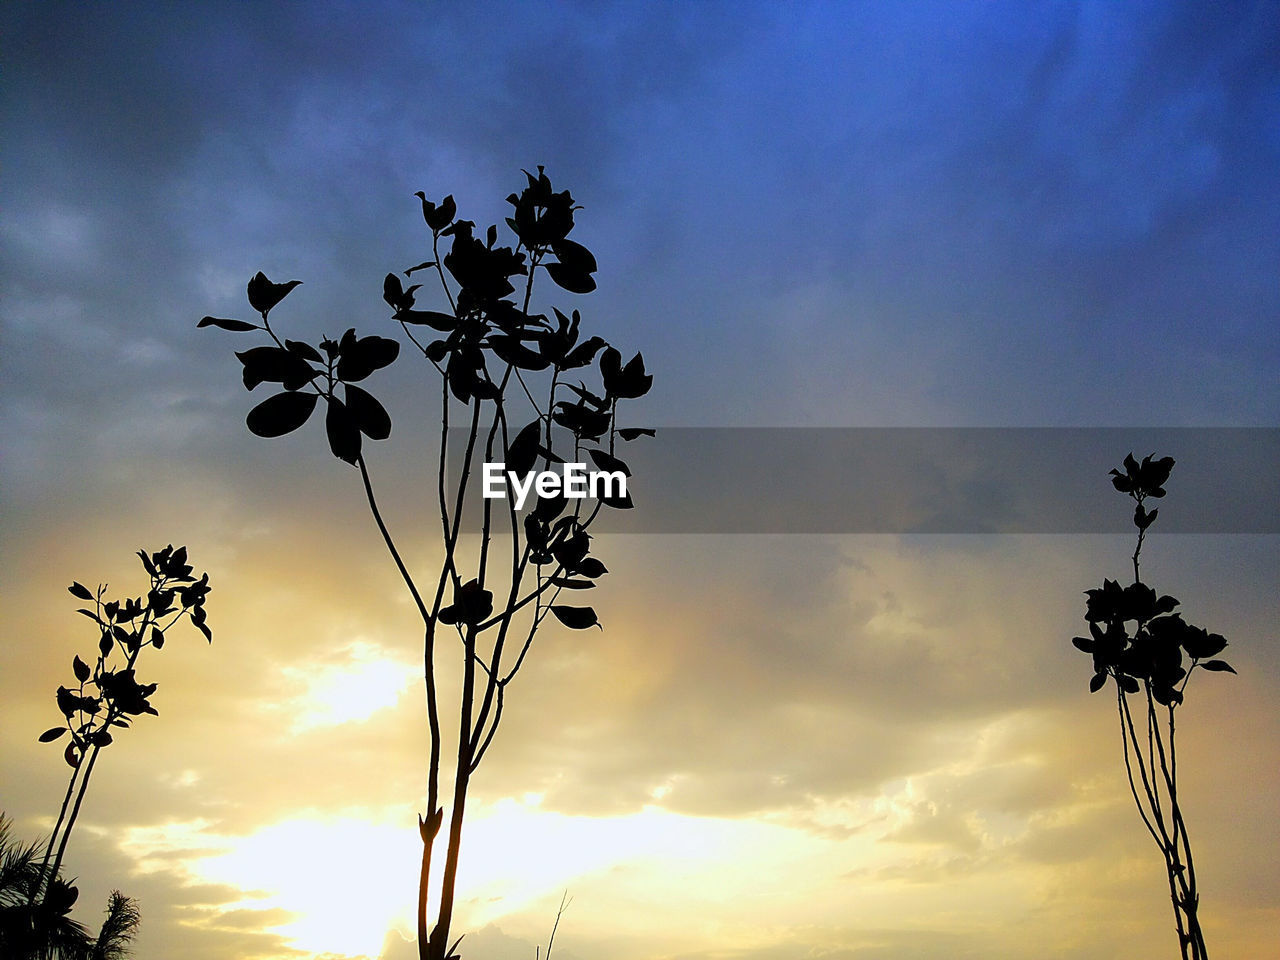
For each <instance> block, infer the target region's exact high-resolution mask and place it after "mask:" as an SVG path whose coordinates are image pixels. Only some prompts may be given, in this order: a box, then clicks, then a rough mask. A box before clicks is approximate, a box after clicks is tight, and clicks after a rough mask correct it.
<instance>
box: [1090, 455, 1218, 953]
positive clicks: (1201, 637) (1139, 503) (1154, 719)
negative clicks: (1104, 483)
mask: <svg viewBox="0 0 1280 960" xmlns="http://www.w3.org/2000/svg"><path fill="white" fill-rule="evenodd" d="M1153 457H1154V454H1153V455H1152V456H1151V457H1144V458H1143V460H1142V462H1141V463H1139V462H1138V461H1137V460H1136V459H1134V456H1133V454H1132V453H1130V454H1129V455H1128V456H1126V457H1125V458H1124V472H1121V471H1120V470H1112V471H1111V483H1112V485H1113V486H1114V487H1115V488H1116V489H1117V490H1119V491H1120V492H1121V493H1124V494H1127V495H1128V496H1130V497H1132V498H1133V500H1134V501H1135V503H1136V506H1135V507H1134V512H1133V523H1134V526H1136V527H1137V528H1138V541H1137V545H1136V547H1135V548H1134V551H1133V558H1132V560H1133V583H1132V584H1130V585H1129V586H1127V587H1121V586H1120V584H1119V583H1117V582H1116V581H1114V580H1104V581H1103V583H1102V586H1101V587H1099V588H1098V589H1095V590H1088V591H1086V592H1085V595H1086V597H1087V598H1088V600H1087V606H1086V613H1085V620H1087V621H1088V623H1089V636H1088V637H1074V638H1073V639H1072V641H1071V642H1072V643H1074V644H1075V645H1076V647H1078V648H1079V649H1080V650H1083V651H1084V652H1085V653H1088V654H1091V655H1092V657H1093V670H1094V674H1093V678H1092V679H1091V680H1090V681H1089V691H1090V692H1091V693H1097V692H1098V691H1099V690H1101V689H1102V688H1103V687H1104V686H1105V685H1106V682H1107V679H1108V678H1114V679H1115V684H1116V709H1117V711H1118V712H1119V716H1120V732H1121V737H1122V740H1123V743H1124V767H1125V772H1126V773H1127V774H1128V778H1129V790H1130V792H1131V793H1132V794H1133V800H1134V803H1135V804H1137V806H1138V813H1139V814H1140V815H1141V817H1142V822H1143V824H1144V825H1145V826H1146V828H1147V832H1148V833H1150V834H1151V837H1152V839H1153V840H1155V842H1156V846H1158V847H1159V848H1160V853H1161V856H1163V858H1164V864H1165V871H1166V873H1167V875H1168V880H1169V895H1170V897H1171V899H1172V901H1173V913H1174V919H1175V921H1176V923H1177V928H1178V944H1179V947H1180V949H1181V951H1182V957H1183V960H1207V958H1208V955H1209V954H1208V951H1207V949H1206V947H1205V942H1204V934H1203V932H1202V931H1201V928H1200V917H1199V908H1200V891H1199V888H1198V887H1197V885H1196V868H1195V860H1194V858H1193V857H1192V854H1191V838H1190V835H1189V834H1188V832H1187V824H1186V821H1185V820H1184V819H1183V814H1182V807H1181V804H1180V803H1179V801H1178V759H1177V745H1176V742H1175V739H1174V733H1175V728H1174V713H1175V711H1176V709H1177V707H1178V706H1179V705H1180V704H1181V703H1182V702H1183V697H1184V693H1185V690H1186V686H1187V681H1188V680H1189V679H1190V678H1191V674H1192V673H1193V672H1194V671H1195V670H1196V669H1197V668H1199V669H1202V670H1207V671H1210V672H1223V671H1225V672H1229V673H1235V672H1236V671H1235V670H1234V669H1233V668H1232V667H1231V665H1230V664H1229V663H1227V662H1226V661H1225V660H1217V659H1214V658H1215V657H1216V656H1217V655H1218V654H1220V653H1221V652H1222V651H1223V650H1224V649H1225V648H1226V646H1227V641H1226V640H1224V639H1223V638H1222V637H1221V636H1219V635H1218V634H1216V633H1209V632H1208V631H1206V630H1205V629H1203V628H1202V627H1196V626H1192V625H1191V624H1189V623H1187V622H1186V621H1184V620H1183V619H1182V615H1181V614H1180V613H1175V612H1174V610H1175V609H1176V608H1177V606H1178V601H1177V600H1176V599H1174V598H1173V597H1171V596H1168V595H1163V596H1160V595H1157V594H1156V591H1155V590H1153V589H1152V588H1151V587H1150V586H1148V585H1147V584H1145V583H1143V582H1142V578H1141V576H1140V575H1139V557H1140V555H1141V553H1142V545H1143V540H1144V539H1145V537H1146V533H1147V530H1148V529H1149V528H1150V527H1151V525H1152V524H1153V523H1154V522H1155V519H1156V515H1157V514H1158V513H1159V510H1150V511H1149V510H1148V509H1147V507H1146V503H1145V501H1147V500H1148V499H1159V498H1161V497H1163V496H1164V495H1165V489H1164V485H1165V483H1167V482H1168V479H1169V474H1170V472H1171V471H1172V470H1173V465H1174V460H1173V458H1172V457H1163V458H1161V459H1160V460H1153ZM1129 624H1133V625H1134V627H1133V630H1132V632H1130V629H1129ZM1184 664H1185V665H1184ZM1130 696H1133V697H1135V698H1137V700H1138V704H1137V706H1136V708H1135V707H1134V706H1133V705H1132V704H1131V703H1130V701H1129V697H1130ZM1135 713H1137V714H1138V715H1139V720H1138V722H1137V723H1135V722H1134V714H1135ZM1144 726H1145V728H1146V729H1145V731H1143V730H1142V729H1141V728H1142V727H1144ZM1135 767H1136V770H1135ZM1139 788H1141V789H1139Z"/></svg>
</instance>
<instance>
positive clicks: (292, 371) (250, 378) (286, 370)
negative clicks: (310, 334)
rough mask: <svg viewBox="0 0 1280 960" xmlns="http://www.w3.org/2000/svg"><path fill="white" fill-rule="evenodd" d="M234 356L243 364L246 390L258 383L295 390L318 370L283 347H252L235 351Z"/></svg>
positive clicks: (317, 372)
mask: <svg viewBox="0 0 1280 960" xmlns="http://www.w3.org/2000/svg"><path fill="white" fill-rule="evenodd" d="M236 358H237V359H238V360H239V361H240V362H241V363H242V364H244V385H245V389H247V390H252V389H253V388H254V387H256V386H257V385H258V384H260V383H279V384H282V385H283V386H284V388H285V389H286V390H297V389H299V388H300V387H302V386H304V385H305V384H306V383H307V382H308V381H310V380H311V379H312V378H313V377H315V376H316V375H317V374H319V372H320V371H318V370H315V369H313V368H312V366H311V364H309V363H307V361H306V360H304V359H302V357H300V356H298V355H297V354H296V353H294V352H293V351H292V350H286V349H285V348H284V347H254V348H253V349H251V350H241V351H239V352H237V353H236Z"/></svg>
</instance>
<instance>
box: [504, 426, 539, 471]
mask: <svg viewBox="0 0 1280 960" xmlns="http://www.w3.org/2000/svg"><path fill="white" fill-rule="evenodd" d="M541 433H542V421H540V420H534V421H533V422H532V423H529V424H527V425H525V426H524V427H523V428H521V430H520V432H519V433H517V434H516V436H515V439H514V440H512V441H511V445H510V446H509V447H508V448H507V459H506V469H507V470H508V471H510V472H511V473H514V474H515V475H516V476H518V477H523V476H524V475H525V474H526V473H529V472H530V471H531V470H533V468H534V466H535V465H536V464H537V462H538V449H539V447H540V446H541V444H540V443H539V440H540V437H541Z"/></svg>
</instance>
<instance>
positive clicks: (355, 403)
mask: <svg viewBox="0 0 1280 960" xmlns="http://www.w3.org/2000/svg"><path fill="white" fill-rule="evenodd" d="M346 391H347V409H348V410H349V411H351V415H352V416H353V417H355V420H356V425H357V426H358V427H359V428H360V432H361V433H363V434H364V435H365V436H366V437H368V438H369V439H370V440H385V439H387V437H389V436H391V416H390V414H388V413H387V410H386V408H385V407H383V405H382V404H381V403H379V402H378V400H377V399H376V398H375V397H374V396H373V395H371V394H370V393H369V392H368V391H366V390H362V389H361V388H360V387H357V386H356V385H355V384H351V383H348V384H346Z"/></svg>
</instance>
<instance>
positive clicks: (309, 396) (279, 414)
mask: <svg viewBox="0 0 1280 960" xmlns="http://www.w3.org/2000/svg"><path fill="white" fill-rule="evenodd" d="M319 399H320V398H319V396H318V395H317V394H314V393H277V394H276V395H275V396H274V397H268V398H267V399H266V400H263V401H262V402H261V403H260V404H258V405H257V406H256V407H254V408H253V409H252V410H250V411H249V414H248V416H246V417H245V424H246V425H247V426H248V427H249V431H250V432H251V433H253V434H255V435H257V436H259V437H282V436H284V435H285V434H286V433H292V432H293V431H294V430H297V429H298V428H299V427H300V426H302V425H303V424H304V423H306V422H307V418H308V417H310V416H311V412H312V411H313V410H315V408H316V401H317V400H319Z"/></svg>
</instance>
